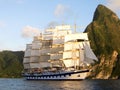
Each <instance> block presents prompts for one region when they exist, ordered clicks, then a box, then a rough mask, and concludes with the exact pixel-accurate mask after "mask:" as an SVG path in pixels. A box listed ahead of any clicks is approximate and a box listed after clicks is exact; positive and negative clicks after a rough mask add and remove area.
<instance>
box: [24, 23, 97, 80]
mask: <svg viewBox="0 0 120 90" xmlns="http://www.w3.org/2000/svg"><path fill="white" fill-rule="evenodd" d="M95 60H96V61H98V59H97V57H96V56H95V54H94V53H93V51H92V49H91V48H90V42H89V40H88V35H87V33H75V32H74V33H72V28H71V26H70V25H59V26H55V27H54V28H48V29H46V30H45V31H44V33H41V34H40V35H39V36H34V38H33V41H32V43H31V44H27V45H26V50H25V55H24V60H23V65H24V71H23V72H24V73H23V75H24V77H25V78H26V79H27V80H82V79H85V78H86V77H87V74H88V72H89V71H90V70H89V66H90V65H91V64H92V63H94V61H95Z"/></svg>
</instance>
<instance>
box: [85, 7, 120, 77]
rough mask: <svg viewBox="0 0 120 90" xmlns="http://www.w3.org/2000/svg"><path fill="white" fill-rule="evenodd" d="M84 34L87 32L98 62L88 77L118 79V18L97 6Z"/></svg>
mask: <svg viewBox="0 0 120 90" xmlns="http://www.w3.org/2000/svg"><path fill="white" fill-rule="evenodd" d="M85 32H88V36H89V39H90V42H91V47H92V49H93V51H94V52H95V54H96V55H97V57H98V58H99V60H100V62H98V63H97V64H96V65H95V66H94V68H93V70H94V73H91V75H90V76H91V77H93V78H106V79H107V78H118V77H119V76H120V69H119V66H120V20H119V18H118V16H117V15H116V14H115V13H114V12H113V11H111V10H110V9H108V8H107V7H105V6H103V5H98V7H97V8H96V10H95V13H94V16H93V21H92V22H91V23H90V24H89V25H88V26H87V28H86V29H85ZM116 62H117V63H116ZM93 74H94V75H93Z"/></svg>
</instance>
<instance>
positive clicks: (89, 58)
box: [84, 43, 98, 63]
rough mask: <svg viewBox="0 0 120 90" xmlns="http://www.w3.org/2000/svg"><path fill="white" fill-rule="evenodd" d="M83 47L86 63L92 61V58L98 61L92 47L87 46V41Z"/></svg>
mask: <svg viewBox="0 0 120 90" xmlns="http://www.w3.org/2000/svg"><path fill="white" fill-rule="evenodd" d="M84 49H85V61H86V62H88V63H93V62H94V61H93V60H96V61H98V59H97V57H96V56H95V54H94V53H93V51H92V49H91V48H90V47H89V45H88V44H87V43H84Z"/></svg>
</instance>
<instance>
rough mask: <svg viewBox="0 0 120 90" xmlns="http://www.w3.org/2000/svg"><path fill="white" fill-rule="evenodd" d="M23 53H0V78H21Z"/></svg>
mask: <svg viewBox="0 0 120 90" xmlns="http://www.w3.org/2000/svg"><path fill="white" fill-rule="evenodd" d="M23 56H24V52H23V51H16V52H13V51H2V52H0V77H20V76H21V71H22V70H23V65H22V60H23Z"/></svg>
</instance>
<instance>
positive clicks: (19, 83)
mask: <svg viewBox="0 0 120 90" xmlns="http://www.w3.org/2000/svg"><path fill="white" fill-rule="evenodd" d="M0 90H120V80H82V81H27V80H24V79H9V78H1V79H0Z"/></svg>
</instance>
